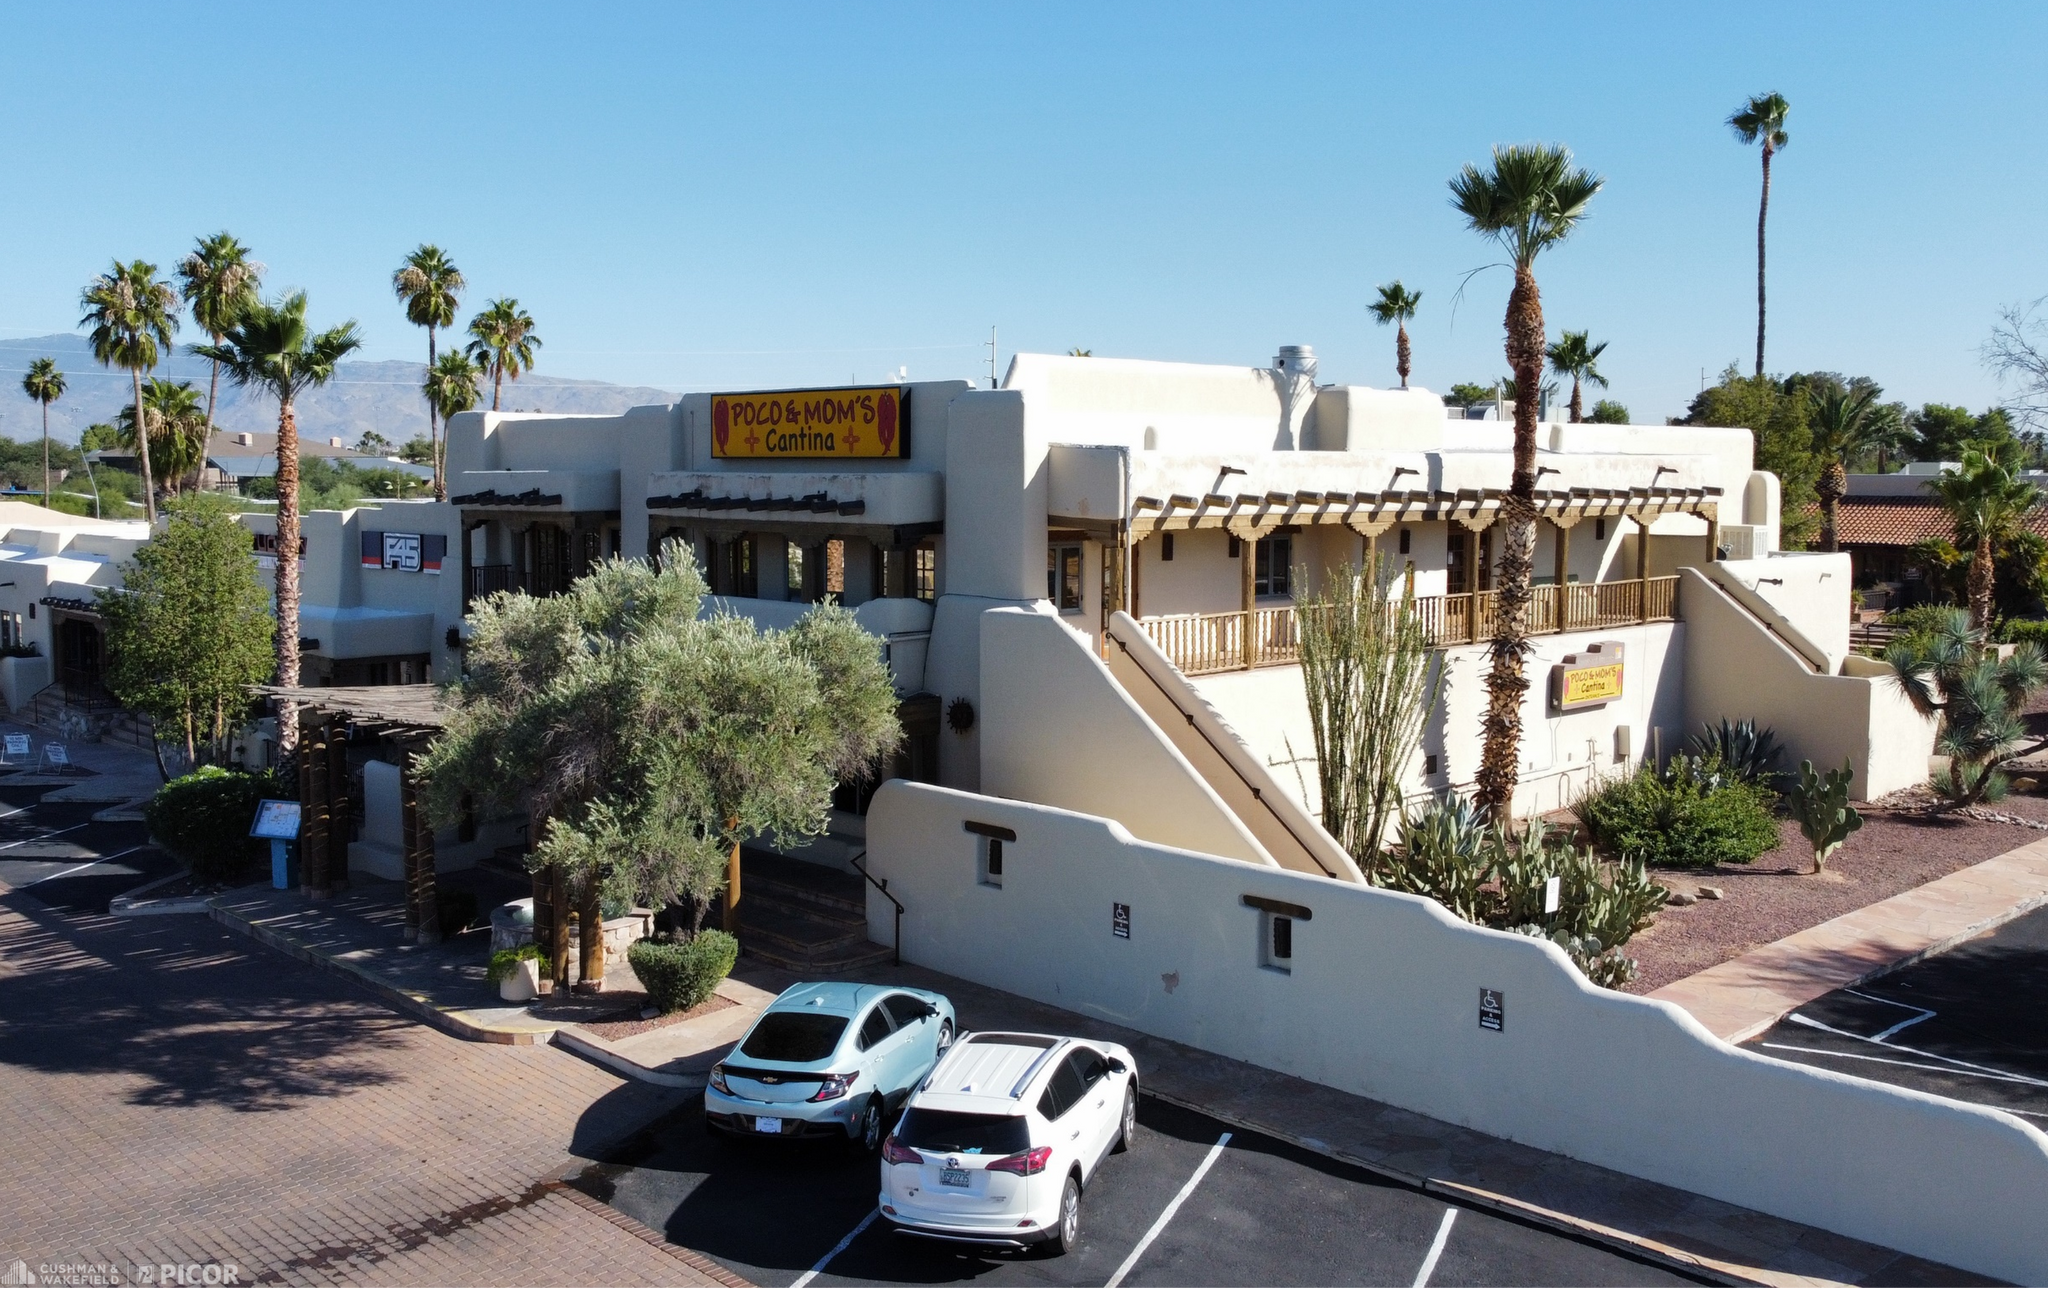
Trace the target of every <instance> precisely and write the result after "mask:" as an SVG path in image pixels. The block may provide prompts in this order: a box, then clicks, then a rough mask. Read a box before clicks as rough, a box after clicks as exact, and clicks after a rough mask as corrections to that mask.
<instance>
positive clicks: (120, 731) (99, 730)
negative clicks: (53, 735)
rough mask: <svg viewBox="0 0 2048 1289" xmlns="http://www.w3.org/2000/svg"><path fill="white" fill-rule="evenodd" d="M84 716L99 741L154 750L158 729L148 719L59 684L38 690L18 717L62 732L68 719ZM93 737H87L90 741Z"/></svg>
mask: <svg viewBox="0 0 2048 1289" xmlns="http://www.w3.org/2000/svg"><path fill="white" fill-rule="evenodd" d="M66 716H71V717H74V718H75V717H83V718H84V720H85V722H86V724H87V725H88V727H89V728H90V729H91V730H92V731H94V732H95V733H96V734H97V735H98V739H99V740H103V741H105V742H108V743H123V744H126V745H128V746H129V747H139V748H144V749H149V750H154V748H155V747H156V730H155V727H154V726H153V725H152V724H151V723H150V719H149V718H148V717H147V716H143V715H140V714H138V713H135V712H131V711H129V710H127V709H126V708H124V707H122V706H120V705H119V704H118V703H115V702H114V701H113V700H112V699H97V700H94V699H81V698H78V697H75V696H73V695H71V694H68V693H67V692H66V691H65V688H64V685H63V684H62V683H61V682H59V683H57V684H54V685H45V686H44V687H43V688H41V689H39V690H37V691H36V693H35V696H34V697H33V698H31V699H30V700H29V702H28V706H27V707H26V708H24V709H23V710H22V711H20V712H19V713H17V718H18V719H22V720H25V721H26V723H28V724H30V725H34V726H36V727H37V728H39V729H46V730H57V731H61V730H63V729H64V727H65V717H66ZM92 737H93V736H92V735H91V734H88V735H87V738H88V739H91V738H92Z"/></svg>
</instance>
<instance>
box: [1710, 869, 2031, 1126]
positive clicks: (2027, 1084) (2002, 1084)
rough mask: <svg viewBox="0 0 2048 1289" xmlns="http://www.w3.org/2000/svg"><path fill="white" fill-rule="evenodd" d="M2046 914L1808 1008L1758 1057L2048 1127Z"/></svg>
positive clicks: (1767, 1035) (1762, 1038)
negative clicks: (1992, 1108) (1949, 1100)
mask: <svg viewBox="0 0 2048 1289" xmlns="http://www.w3.org/2000/svg"><path fill="white" fill-rule="evenodd" d="M2044 997H2048V909H2041V910H2037V911H2035V912H2033V913H2030V914H2028V915H2026V916H2025V917H2022V918H2018V919H2015V920H2014V921H2011V922H2008V923H2006V924H2005V925H2004V926H2002V927H1999V928H1998V929H1996V930H1995V931H1992V932H1990V933H1989V934H1987V935H1983V936H1980V937H1978V938H1977V939H1974V940H1971V941H1969V942H1968V943H1966V944H1963V945H1961V946H1960V947H1958V948H1955V949H1951V950H1950V951H1949V952H1947V953H1944V954H1941V955H1939V956H1937V957H1933V958H1929V959H1928V960H1926V961H1925V962H1921V963H1918V964H1916V965H1914V966H1911V967H1907V968H1906V969H1904V970H1902V971H1896V972H1893V973H1892V974H1890V975H1886V976H1880V977H1878V978H1877V979H1876V980H1873V981H1871V982H1869V983H1867V984H1863V985H1858V986H1856V987H1855V988H1853V989H1841V990H1837V991H1835V992H1834V993H1832V994H1829V995H1827V996H1826V997H1824V998H1819V999H1816V1000H1815V1001H1813V1002H1811V1003H1808V1004H1806V1005H1804V1006H1802V1007H1800V1008H1799V1009H1798V1010H1797V1011H1795V1012H1793V1013H1792V1014H1791V1015H1790V1016H1788V1017H1786V1018H1785V1019H1784V1020H1782V1021H1780V1022H1778V1024H1776V1025H1774V1026H1772V1027H1771V1028H1770V1029H1769V1030H1767V1031H1765V1032H1764V1033H1763V1034H1761V1035H1759V1036H1758V1037H1756V1038H1754V1039H1752V1040H1750V1041H1749V1042H1748V1043H1746V1044H1744V1046H1745V1047H1748V1048H1750V1049H1752V1050H1754V1051H1758V1052H1763V1053H1766V1054H1768V1055H1771V1056H1776V1057H1780V1058H1782V1059H1784V1060H1788V1061H1799V1062H1802V1063H1804V1064H1807V1065H1814V1066H1819V1067H1821V1068H1823V1069H1829V1070H1838V1071H1840V1072H1841V1073H1844V1074H1854V1075H1858V1076H1860V1077H1862V1078H1866V1079H1875V1080H1878V1081H1880V1082H1884V1083H1896V1084H1898V1085H1899V1086H1901V1087H1908V1088H1915V1089H1918V1090H1919V1091H1922V1092H1932V1093H1934V1094H1936V1095H1937V1096H1945V1097H1953V1098H1955V1099H1956V1100H1958V1101H1969V1102H1973V1103H1975V1104H1977V1105H1986V1106H1995V1107H1997V1108H1998V1109H2000V1110H2006V1111H2009V1112H2011V1113H2013V1114H2016V1115H2019V1116H2021V1117H2022V1118H2025V1119H2027V1120H2029V1121H2030V1122H2032V1123H2034V1124H2036V1125H2037V1126H2040V1127H2044V1128H2048V1016H2044V1015H2043V1013H2042V1008H2041V1000H2042V999H2043V998H2044Z"/></svg>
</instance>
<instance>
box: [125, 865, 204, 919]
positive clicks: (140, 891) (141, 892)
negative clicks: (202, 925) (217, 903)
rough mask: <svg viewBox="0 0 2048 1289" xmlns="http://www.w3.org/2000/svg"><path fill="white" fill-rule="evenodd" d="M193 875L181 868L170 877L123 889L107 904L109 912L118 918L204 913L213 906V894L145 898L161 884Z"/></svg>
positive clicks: (165, 884) (168, 883)
mask: <svg viewBox="0 0 2048 1289" xmlns="http://www.w3.org/2000/svg"><path fill="white" fill-rule="evenodd" d="M189 876H191V870H190V869H182V868H181V869H179V870H178V871H177V872H175V873H172V874H171V875H170V876H168V877H159V878H157V879H156V880H155V881H153V882H144V883H143V884H142V885H140V886H138V887H136V888H135V889H134V890H132V891H123V892H121V893H120V894H119V895H116V896H115V897H114V898H113V899H112V900H111V901H109V902H108V904H107V912H108V913H110V914H112V915H113V916H115V917H117V918H135V917H147V916H152V915H155V914H159V913H204V912H206V911H207V910H208V909H210V908H212V907H213V897H212V896H211V895H182V896H179V897H177V898H175V899H164V900H152V899H145V898H143V897H144V896H145V895H146V894H147V893H148V892H150V891H153V890H155V889H156V888H157V887H159V886H169V885H170V884H171V883H172V882H175V881H178V880H180V879H181V878H185V877H189Z"/></svg>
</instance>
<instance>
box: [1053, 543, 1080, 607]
mask: <svg viewBox="0 0 2048 1289" xmlns="http://www.w3.org/2000/svg"><path fill="white" fill-rule="evenodd" d="M1045 598H1046V599H1048V600H1051V601H1052V602H1053V606H1054V607H1055V608H1057V609H1058V610H1059V611H1060V612H1062V613H1078V612H1080V610H1081V548H1080V547H1079V546H1052V547H1048V548H1047V550H1046V561H1045Z"/></svg>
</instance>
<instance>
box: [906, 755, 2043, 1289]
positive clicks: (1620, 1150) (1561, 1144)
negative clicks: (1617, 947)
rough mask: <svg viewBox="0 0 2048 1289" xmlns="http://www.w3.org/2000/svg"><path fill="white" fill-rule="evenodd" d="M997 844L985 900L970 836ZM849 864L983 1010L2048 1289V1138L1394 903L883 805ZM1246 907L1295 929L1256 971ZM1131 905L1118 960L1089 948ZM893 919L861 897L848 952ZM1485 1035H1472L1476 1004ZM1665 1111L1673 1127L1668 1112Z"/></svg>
mask: <svg viewBox="0 0 2048 1289" xmlns="http://www.w3.org/2000/svg"><path fill="white" fill-rule="evenodd" d="M970 819H972V820H976V821H979V822H982V823H988V824H995V825H998V826H1002V827H1007V828H1010V829H1013V830H1014V831H1015V832H1016V834H1017V840H1016V841H1015V842H1014V843H1010V844H1007V845H1006V846H1005V848H1004V876H1003V884H1002V885H1001V886H1000V887H991V886H985V885H981V884H980V883H979V882H978V881H977V854H978V845H977V843H978V841H979V839H978V838H977V837H976V836H975V835H974V834H972V833H969V832H967V831H966V830H965V829H964V828H963V826H962V825H963V822H964V821H966V820H970ZM867 837H868V863H869V865H870V866H871V868H872V871H873V872H874V874H875V875H876V876H877V877H880V878H886V879H887V880H888V882H889V890H890V892H891V893H892V894H894V895H896V896H897V897H898V898H899V899H901V900H902V901H903V903H904V905H905V907H906V912H905V914H904V917H903V923H902V945H903V956H904V958H905V959H906V960H907V961H910V962H914V963H917V964H918V965H920V966H926V967H931V968H933V969H936V970H939V971H945V972H950V973H952V974H954V975H957V976H960V977H963V978H965V979H968V980H972V981H976V982H978V983H981V984H985V985H989V986H992V987H994V988H997V989H1003V990H1007V991H1009V992H1011V993H1015V994H1019V995H1022V996H1024V997H1027V998H1032V999H1036V1000H1038V1001H1040V1002H1045V1003H1050V1004H1053V1005H1056V1006H1060V1007H1064V1008H1067V1009H1069V1010H1072V1011H1075V1012H1079V1013H1081V1014H1083V1015H1087V1016H1094V1017H1100V1018H1101V1019H1103V1020H1106V1021H1112V1022H1114V1023H1116V1024H1119V1025H1125V1026H1129V1027H1130V1028H1133V1029H1137V1030H1140V1031H1143V1032H1145V1033H1148V1034H1156V1035H1159V1036H1161V1037H1164V1038H1168V1039H1172V1040H1175V1041H1178V1042H1182V1043H1188V1044H1192V1045H1194V1046H1196V1047H1200V1048H1203V1049H1206V1050H1208V1051H1212V1052H1218V1053H1221V1054H1223V1055H1225V1056H1230V1057H1234V1058H1236V1059H1239V1060H1244V1061H1249V1062H1252V1063H1254V1064H1257V1065H1262V1066H1265V1067H1267V1068H1269V1069H1275V1070H1281V1071H1284V1072H1286V1073H1289V1074H1293V1075H1297V1076H1299V1077H1301V1078H1305V1079H1309V1080H1312V1081H1314V1082H1318V1083H1322V1084H1326V1085H1328V1086H1330V1087H1334V1088H1339V1089H1341V1090H1343V1091H1346V1092H1351V1093H1355V1094H1357V1095H1361V1096H1367V1097H1373V1098H1376V1099H1378V1100H1381V1101H1385V1102H1388V1103H1390V1104H1393V1105H1396V1106H1400V1107H1403V1108H1405V1109H1408V1110H1412V1111H1415V1112H1417V1113H1421V1114H1426V1115H1430V1116H1433V1117H1435V1118H1438V1119H1442V1120H1445V1121H1448V1122H1451V1123H1455V1124H1460V1125H1463V1126H1466V1127H1469V1128H1473V1129H1476V1130H1478V1131H1481V1132H1486V1133H1490V1134H1492V1135H1494V1136H1498V1137H1504V1138H1507V1139H1509V1140H1512V1141H1518V1142H1522V1143H1525V1144H1527V1145H1530V1146H1535V1147H1537V1148H1540V1149H1544V1150H1550V1151H1554V1152H1557V1153H1559V1154H1564V1155H1568V1156H1570V1157H1572V1158H1575V1159H1581V1160H1585V1161H1587V1162H1589V1163H1594V1164H1598V1165H1601V1166H1603V1167H1607V1168H1612V1169H1616V1170H1618V1171H1621V1172H1624V1173H1628V1174H1630V1175H1633V1176H1637V1177H1645V1178H1649V1179H1651V1180H1654V1181H1658V1182H1661V1183H1663V1184H1665V1185H1669V1186H1676V1187H1679V1188H1681V1189H1683V1190H1688V1191H1692V1192H1695V1193H1698V1194H1701V1195H1707V1196H1711V1197H1713V1198H1717V1199H1721V1200H1724V1201H1727V1202H1729V1203H1732V1204H1740V1205H1744V1206H1747V1207H1750V1208H1754V1209H1758V1210H1760V1211H1763V1212H1766V1213H1774V1214H1778V1215H1780V1216H1783V1217H1787V1218H1790V1219H1792V1220H1794V1221H1799V1222H1805V1223H1809V1224H1811V1225H1814V1226H1818V1227H1821V1228H1824V1229H1826V1230H1831V1231H1837V1232H1840V1233H1842V1234H1844V1235H1849V1236H1853V1237H1856V1238H1858V1239H1864V1240H1871V1241H1874V1242H1877V1243H1880V1244H1884V1245H1887V1246H1890V1247H1894V1248H1899V1249H1904V1250H1906V1251H1908V1252H1911V1253H1915V1254H1918V1255H1920V1256H1922V1257H1927V1258H1934V1259H1937V1260H1940V1261H1943V1262H1948V1263H1952V1264H1954V1265H1957V1266H1960V1267H1964V1268H1967V1269H1970V1270H1974V1271H1978V1272H1981V1273H1983V1274H1987V1275H1994V1276H2002V1277H2006V1278H2010V1279H2012V1280H2015V1281H2018V1282H2020V1283H2025V1284H2039V1283H2043V1282H2044V1281H2048V1240H2043V1239H2042V1238H2041V1232H2042V1230H2044V1229H2048V1137H2044V1136H2043V1135H2042V1134H2041V1133H2040V1132H2038V1131H2036V1130H2035V1129H2033V1128H2032V1127H2030V1126H2028V1125H2027V1124H2024V1123H2022V1122H2020V1121H2019V1120H2018V1119H2017V1118H2014V1117H2013V1116H2011V1115H2007V1114H2004V1113H2001V1112H1999V1111H1995V1110H1989V1109H1984V1108H1979V1107H1974V1106H1965V1105H1962V1104H1959V1103H1956V1102H1952V1101H1944V1100H1941V1099H1939V1098H1936V1097H1931V1096H1927V1095H1924V1094H1921V1093H1916V1092H1910V1091H1906V1090H1903V1089H1899V1088H1894V1087H1889V1086H1885V1085H1881V1084H1876V1083H1869V1082H1865V1081H1863V1080H1860V1079H1854V1078H1850V1077H1847V1076H1843V1075H1838V1074H1833V1073H1830V1072H1827V1071H1823V1070H1817V1069H1813V1068H1811V1067H1807V1066H1797V1065H1791V1064H1788V1063H1785V1062H1782V1061H1776V1060H1772V1059H1769V1058H1767V1057H1762V1056H1757V1055H1754V1054H1751V1053H1748V1052H1744V1051H1741V1050H1739V1049H1736V1048H1733V1047H1730V1046H1729V1045H1727V1044H1726V1043H1723V1042H1721V1041H1720V1040H1719V1039H1717V1038H1715V1037H1713V1036H1712V1035H1711V1034H1709V1033H1708V1032H1707V1030H1706V1029H1705V1028H1704V1027H1702V1026H1701V1025H1700V1024H1699V1023H1698V1022H1697V1021H1695V1020H1694V1019H1693V1018H1692V1017H1690V1016H1688V1015H1687V1014H1685V1013H1684V1012H1683V1011H1681V1010H1679V1009H1678V1008H1677V1007H1675V1006H1672V1005H1671V1004H1668V1003H1662V1002H1655V1001H1651V1000H1649V999H1645V998H1636V997H1630V996H1627V995H1623V994H1617V993H1612V992H1609V991H1605V990H1600V989H1596V988H1594V987H1593V986H1591V985H1589V984H1588V983H1586V981H1585V979H1584V978H1583V977H1582V976H1580V975H1579V974H1578V972H1577V971H1576V970H1574V969H1573V968H1572V967H1571V965H1570V963H1569V960H1568V959H1566V958H1565V956H1564V954H1563V953H1562V952H1561V951H1560V950H1558V949H1557V948H1556V947H1555V946H1553V945H1550V944H1546V943H1542V942H1539V941H1535V940H1531V939H1526V938H1524V937H1520V936H1514V935H1508V934H1505V933H1501V932H1495V931H1488V930H1484V929H1481V928H1478V927H1473V926H1469V925H1467V924H1464V923H1461V922H1459V921H1457V920H1456V919H1454V918H1453V917H1452V916H1451V915H1450V914H1449V913H1447V912H1445V911H1444V910H1443V909H1442V908H1441V907H1440V906H1438V905H1436V904H1434V903H1433V902H1431V901H1428V900H1424V899H1420V898H1418V897H1414V896H1408V895H1400V894H1395V893H1393V892H1389V891H1384V890H1379V889H1376V888H1373V887H1367V886H1359V885H1354V884H1351V883H1346V882H1338V881H1334V880H1331V879H1328V878H1319V877H1311V876H1306V875H1303V874H1299V873H1292V872H1287V871H1284V870H1281V869H1276V868H1267V867H1263V866H1258V865H1253V864H1246V863H1239V862H1234V861H1231V860H1227V859H1219V858H1215V857H1212V856H1208V855H1201V854H1193V853H1189V852H1186V851H1180V850H1174V849H1171V848H1169V847H1166V846H1160V845H1153V844H1148V843H1145V842H1141V841H1138V840H1137V839H1136V838H1134V837H1133V836H1132V835H1131V834H1130V832H1129V831H1128V830H1126V829H1124V828H1122V827H1120V826H1118V825H1117V824H1116V823H1114V822H1112V821H1109V820H1106V819H1098V818H1088V817H1085V816H1083V815H1079V814H1074V813H1069V812H1067V811H1062V810H1056V809H1050V808H1047V807H1043V806H1033V805H1026V804H1023V803H1019V802H1011V801H999V800H995V799H992V798H987V797H976V796H971V795H967V794H962V793H957V792H951V791H948V790H946V789H943V788H934V787H928V786H925V785H921V784H911V783H906V782H902V781H895V782H891V783H888V784H885V785H883V787H882V789H881V791H880V792H879V793H877V794H876V797H875V800H874V804H873V806H872V808H871V810H870V813H869V815H868V834H867ZM1245 895H1256V896H1260V897H1263V898H1266V899H1272V900H1280V901H1284V902H1287V903H1291V904H1298V905H1303V906H1306V907H1307V908H1309V909H1310V910H1311V911H1312V912H1313V918H1312V920H1308V921H1298V922H1297V923H1296V924H1295V929H1294V962H1293V969H1292V971H1291V972H1288V973H1282V972H1279V971H1275V970H1273V969H1271V968H1267V967H1262V966H1260V965H1259V937H1260V934H1261V916H1262V915H1261V914H1260V913H1259V912H1258V911H1257V910H1256V909H1254V908H1250V907H1247V906H1245V904H1244V903H1243V896H1245ZM1113 903H1121V904H1125V905H1128V907H1129V913H1130V921H1129V926H1130V936H1129V938H1128V939H1121V938H1117V937H1116V936H1114V935H1113V934H1112V933H1111V913H1112V908H1111V906H1112V904H1113ZM893 918H894V909H893V908H892V907H891V906H890V905H889V904H888V903H887V901H885V900H880V899H877V898H875V897H872V896H871V897H870V902H869V908H868V919H869V927H870V930H869V934H870V935H871V936H873V937H875V938H876V939H878V940H881V941H883V942H887V941H888V939H889V937H890V935H891V934H892V928H891V923H892V920H893ZM1482 988H1485V989H1499V990H1502V991H1504V994H1505V997H1504V1003H1505V1027H1504V1029H1503V1030H1502V1031H1500V1032H1494V1031H1490V1030H1486V1029H1482V1028H1480V1026H1479V1024H1478V1000H1479V991H1480V990H1481V989H1482ZM1674 1107H1682V1110H1675V1109H1674Z"/></svg>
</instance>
